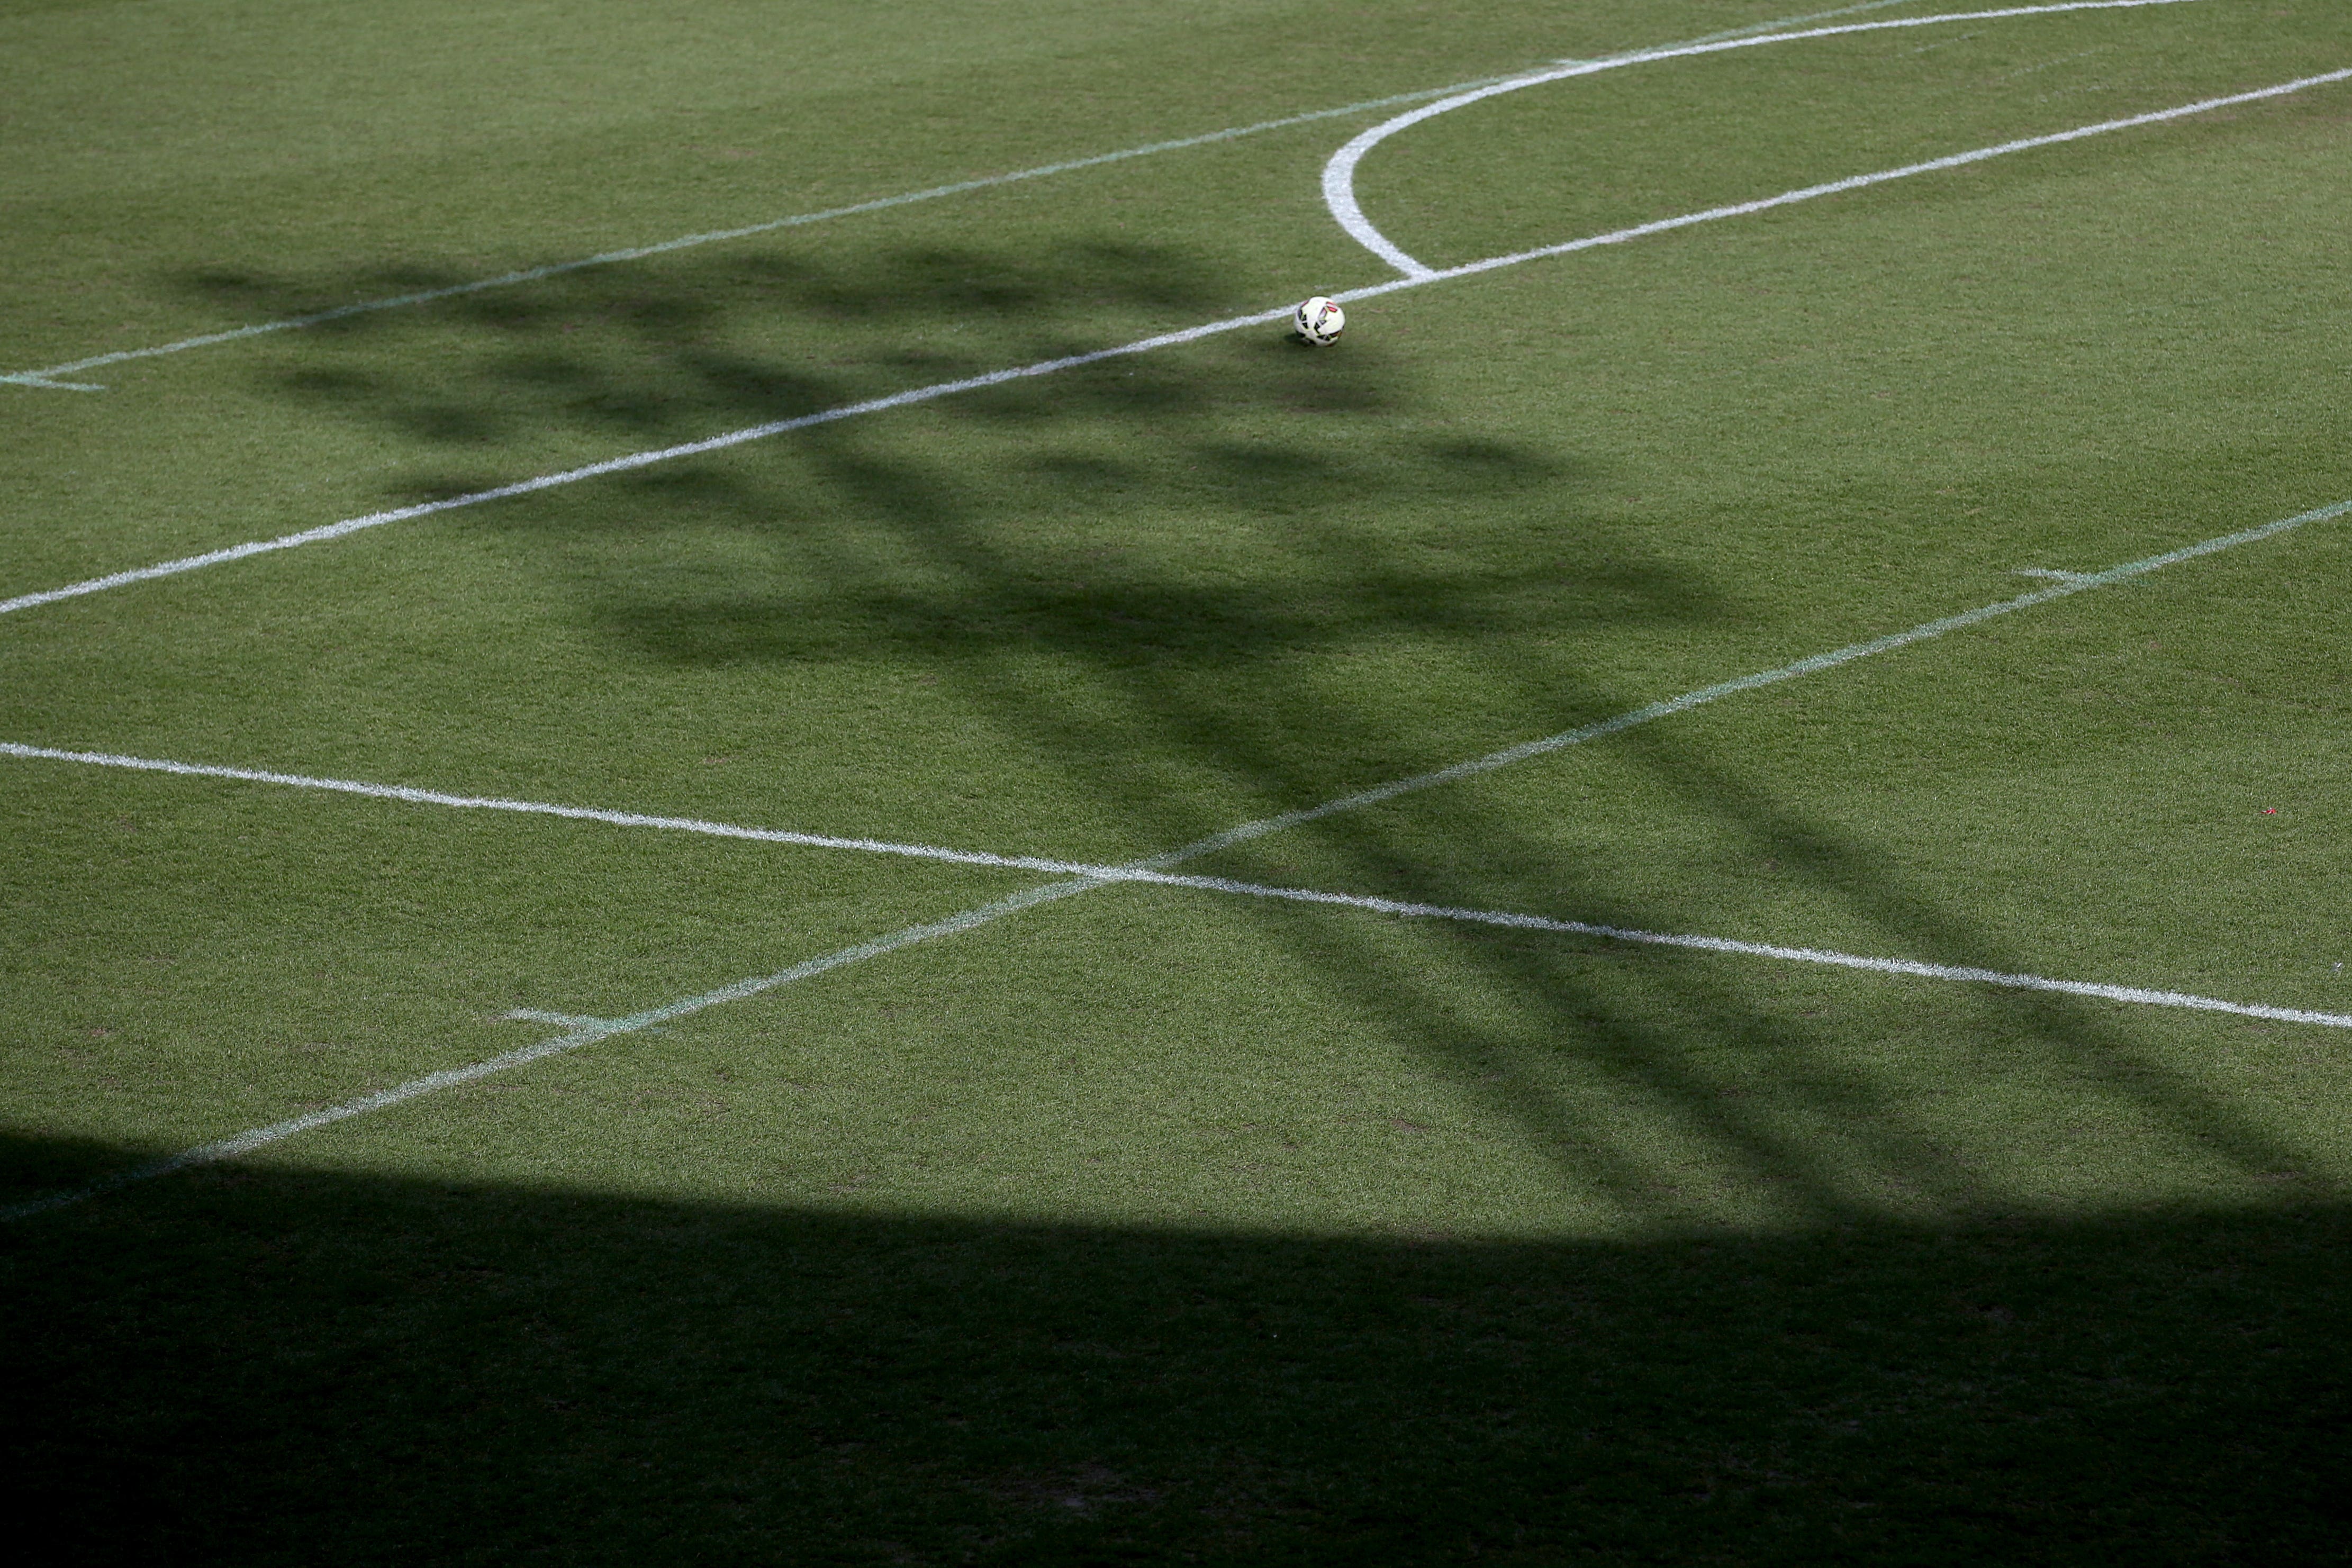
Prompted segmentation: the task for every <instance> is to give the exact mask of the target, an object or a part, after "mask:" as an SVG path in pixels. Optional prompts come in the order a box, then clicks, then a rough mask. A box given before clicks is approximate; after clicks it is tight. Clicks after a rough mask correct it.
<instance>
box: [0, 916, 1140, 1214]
mask: <svg viewBox="0 0 2352 1568" xmlns="http://www.w3.org/2000/svg"><path fill="white" fill-rule="evenodd" d="M1099 885H1101V884H1100V883H1094V882H1060V883H1046V884H1045V885H1044V886H1042V887H1033V888H1029V889H1027V890H1025V891H1024V892H1021V893H1016V894H1013V896H1012V897H1010V898H1003V899H999V900H997V901H996V902H995V903H994V904H982V905H981V906H980V907H979V908H977V909H968V910H965V911H964V912H963V913H962V914H961V915H950V916H949V917H948V918H947V919H945V920H938V921H933V922H931V923H929V924H928V925H909V926H908V927H907V928H906V929H904V930H902V931H894V932H892V933H891V934H890V935H889V936H880V937H877V938H876V939H874V940H873V941H871V942H861V943H859V944H858V945H857V946H854V947H844V948H842V949H841V950H840V951H838V952H835V953H828V954H826V955H825V956H823V957H821V958H811V959H809V960H808V961H807V962H806V963H803V964H795V965H793V967H791V968H789V969H780V970H778V971H777V972H776V973H774V974H772V975H762V976H760V977H756V978H753V979H749V980H738V981H737V982H735V984H733V985H731V986H721V987H719V988H718V989H717V990H715V991H705V992H703V993H702V994H701V995H699V996H695V997H688V998H685V999H684V1000H682V1001H675V1002H671V1003H668V1004H667V1005H666V1006H663V1007H658V1008H653V1009H647V1010H646V1011H645V1012H641V1013H633V1014H631V1015H630V1016H629V1017H627V1018H623V1019H608V1020H605V1021H602V1022H598V1023H593V1024H586V1025H583V1026H582V1027H580V1028H578V1029H574V1030H571V1031H570V1032H569V1033H566V1034H561V1035H558V1036H556V1037H555V1038H554V1039H552V1040H541V1041H540V1042H539V1043H538V1044H536V1045H526V1046H524V1047H522V1048H521V1049H520V1050H518V1051H508V1052H506V1053H505V1054H504V1055H502V1056H494V1057H491V1058H490V1059H489V1060H488V1061H477V1062H473V1063H471V1064H469V1065H467V1066H465V1067H453V1068H450V1069H448V1070H446V1071H441V1072H428V1073H426V1074H425V1076H424V1077H422V1078H412V1079H410V1080H409V1081H408V1082H405V1083H402V1084H397V1085H395V1086H394V1087H393V1088H390V1089H384V1090H379V1091H378V1092H375V1093H373V1094H362V1095H361V1096H360V1097H359V1098H358V1099H356V1100H346V1101H344V1102H343V1103H341V1104H340V1105H331V1106H329V1107H327V1108H326V1109H325V1110H323V1111H313V1112H311V1113H310V1114H308V1115H305V1116H294V1117H290V1118H289V1119H288V1120H286V1121H283V1122H274V1123H272V1124H269V1125H268V1126H267V1127H256V1128H254V1129H253V1130H252V1131H250V1132H246V1133H239V1134H236V1136H235V1137H233V1138H223V1139H221V1140H220V1141H219V1142H217V1143H211V1144H204V1145H198V1146H197V1147H195V1148H193V1149H184V1150H182V1151H181V1152H180V1153H178V1154H176V1155H167V1156H165V1157H164V1158H163V1159H160V1160H154V1161H151V1162H150V1163H149V1164H146V1165H143V1166H131V1168H129V1169H127V1170H121V1171H117V1172H115V1173H114V1174H113V1175H111V1176H101V1177H100V1178H99V1179H98V1180H96V1181H94V1182H90V1183H89V1184H87V1185H86V1186H79V1187H75V1188H73V1189H71V1190H70V1191H67V1192H58V1193H49V1194H47V1195H45V1196H43V1197H36V1198H31V1199H28V1200H26V1201H25V1202H23V1203H18V1204H16V1205H13V1206H11V1207H7V1208H0V1222H5V1221H8V1220H12V1219H24V1218H28V1217H29V1216H32V1215H36V1214H42V1213H46V1212H47V1211H48V1210H51V1209H57V1208H63V1207H67V1206H68V1205H69V1204H76V1203H79V1202H82V1201H83V1200H84V1199H86V1198H92V1197H98V1196H99V1195H100V1194H101V1193H108V1192H112V1191H114V1190H115V1189H116V1188H117V1187H122V1186H130V1185H131V1183H133V1182H140V1181H147V1180H151V1179H152V1178H153V1177H156V1176H170V1175H171V1174H172V1173H173V1172H174V1171H184V1170H188V1169H190V1168H192V1167H194V1166H208V1165H212V1164H215V1163H216V1162H218V1161H221V1160H226V1159H233V1158H235V1157H236V1156H237V1155H244V1154H250V1153H251V1152H253V1151H254V1150H256V1149H258V1148H262V1147H264V1146H265V1145H270V1144H275V1143H278V1142H280V1141H282V1140H284V1139H287V1138H290V1137H293V1136H294V1135H295V1134H298V1133H308V1132H310V1131H312V1130H313V1129H315V1128H319V1127H325V1126H330V1125H331V1124H334V1123H337V1122H342V1121H348V1120H350V1119H351V1118H352V1117H353V1116H364V1115H366V1114H367V1113H369V1112H371V1111H382V1110H385V1109H387V1108H389V1107H391V1106H394V1105H398V1104H401V1103H404V1102H405V1101H409V1100H414V1099H416V1098H417V1097H418V1096H419V1095H424V1094H431V1093H434V1092H437V1091H439V1090H443V1089H454V1088H456V1087H457V1085H459V1084H461V1083H471V1082H474V1081H475V1080H476V1079H478V1078H487V1077H488V1076H489V1075H490V1074H491V1073H493V1072H504V1071H507V1070H508V1069H509V1068H512V1067H520V1066H522V1065H524V1064H525V1063H527V1062H532V1061H541V1060H543V1059H545V1058H547V1057H551V1056H559V1055H561V1054H562V1053H563V1052H565V1051H573V1050H576V1049H578V1048H579V1047H581V1046H583V1045H589V1044H593V1042H595V1041H597V1040H609V1039H611V1038H612V1037H613V1036H614V1035H616V1034H630V1033H635V1032H636V1031H638V1030H646V1029H649V1028H652V1027H654V1026H655V1025H657V1024H663V1023H667V1022H668V1021H669V1020H670V1019H679V1018H684V1017H686V1016H687V1015H688V1014H689V1013H698V1012H700V1011H701V1010H702V1009H705V1008H714V1007H718V1006H719V1004H721V1003H723V1002H735V1001H741V1000H742V999H743V998H746V997H755V996H758V995H759V994H760V993H761V992H762V991H772V990H773V989H775V988H777V987H779V986H788V985H791V984H792V983H793V981H795V980H804V979H806V978H808V977H810V976H812V975H821V974H823V973H824V972H825V971H826V970H827V969H837V968H840V967H842V966H843V965H845V964H855V963H856V962H858V961H859V960H861V959H865V958H872V957H876V956H879V955H881V954H884V953H890V952H896V951H897V950H898V948H901V947H905V946H911V945H913V944H914V943H917V942H922V941H926V940H928V939H929V938H930V937H933V936H947V935H949V934H950V933H952V932H957V931H968V930H970V929H971V927H973V926H975V925H985V924H987V923H988V922H989V921H992V920H995V919H998V918H1000V917H1001V916H1003V915H1010V914H1012V913H1013V911H1015V910H1017V909H1026V908H1028V907H1029V906H1030V905H1032V904H1043V903H1045V902H1046V901H1048V900H1050V899H1055V898H1066V897H1067V896H1069V894H1073V893H1082V892H1085V891H1086V890H1087V889H1088V888H1091V887H1097V886H1099Z"/></svg>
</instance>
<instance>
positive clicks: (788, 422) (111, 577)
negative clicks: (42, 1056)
mask: <svg viewBox="0 0 2352 1568" xmlns="http://www.w3.org/2000/svg"><path fill="white" fill-rule="evenodd" d="M2095 3H2098V4H2116V3H2121V0H2095ZM2130 3H2134V4H2155V3H2159V0H2130ZM2161 3H2179V0H2161ZM2347 79H2352V69H2347V70H2341V71H2335V72H2331V73H2329V74H2327V75H2325V76H2315V77H2305V78H2301V79H2299V80H2296V81H2291V82H2284V83H2282V84H2280V85H2278V86H2275V87H2268V88H2262V89H2256V90H2254V91H2252V92H2242V93H2233V94H2231V96H2229V97H2227V98H2216V99H2203V100H2201V101H2200V102H2197V103H2191V104H2184V105H2182V106H2180V107H2179V108H2178V109H2168V110H2156V111H2154V112H2152V113H2148V114H2139V115H2134V116H2132V117H2130V118H2128V119H2125V120H2103V121H2101V122H2099V123H2098V124H2096V125H2087V126H2083V127H2079V128H2077V129H2075V130H2073V131H2057V132H2053V133H2052V134H2050V135H2046V136H2034V137H2028V138H2026V139H2025V140H2023V141H2007V142H2002V143H2001V144H2000V145H1999V146H1996V147H1985V148H1979V149H1977V150H1975V151H1974V152H1957V153H1954V154H1952V155H1951V156H1949V157H1946V158H1937V159H1935V160H1932V161H1931V162H1925V163H1913V164H1908V165H1906V166H1905V167H1903V168H1900V169H1891V170H1886V171H1884V172H1879V173H1875V174H1857V175H1853V176H1852V177H1850V178H1847V179H1843V180H1836V181H1832V182H1831V183H1827V184H1822V185H1810V186H1807V187H1805V188H1804V189H1802V190H1798V191H1789V192H1784V193H1781V194H1780V195H1777V196H1769V197H1765V198H1763V199H1762V200H1759V201H1754V202H1745V203H1741V204H1738V205H1736V206H1727V207H1710V208H1708V209H1707V210H1706V211H1704V212H1698V213H1690V214H1685V215H1683V216H1681V217H1674V218H1662V219H1659V220H1657V221H1655V222H1653V223H1646V224H1639V225H1634V226H1633V227H1632V228H1624V229H1616V230H1612V232H1610V233H1608V234H1602V235H1590V236H1588V237H1586V238H1583V239H1576V240H1570V241H1567V242H1566V243H1564V244H1560V245H1552V246H1541V247H1539V248H1538V249H1535V250H1527V251H1519V252H1517V253H1514V254H1512V255H1509V256H1490V257H1487V258H1486V259H1485V260H1482V261H1473V262H1465V263H1464V264H1463V265H1461V266H1459V267H1444V268H1441V269H1438V270H1435V271H1432V272H1428V273H1425V274H1423V275H1421V276H1417V277H1399V278H1391V280H1389V281H1388V282H1385V283H1375V284H1371V285H1368V286H1367V287H1361V288H1350V289H1342V290H1339V291H1338V292H1336V293H1334V294H1333V295H1332V296H1331V298H1334V299H1337V300H1339V302H1340V303H1341V304H1353V303H1355V302H1357V301H1360V300H1364V299H1371V298H1378V297H1380V296H1381V295H1386V294H1394V293H1397V292H1399V291H1400V290H1402V289H1407V288H1418V287H1423V286H1424V285H1427V284H1431V283H1441V282H1447V281H1450V280H1452V279H1454V278H1457V277H1472V276H1474V275H1475V274H1478V273H1482V272H1491V271H1494V270H1495V269H1496V268H1498V267H1516V266H1518V265H1519V264H1521V263H1522V262H1528V261H1535V260H1538V259H1540V258H1543V257H1548V256H1566V255H1569V254H1570V253H1572V252H1575V251H1581V250H1591V249H1594V248H1596V247H1599V246H1611V245H1622V244H1624V243H1626V242H1627V241H1629V240H1635V239H1641V238H1643V237H1645V236H1647V235H1656V234H1664V233H1666V232H1668V231H1670V230H1673V229H1680V228H1688V227H1690V226H1692V225H1696V224H1705V223H1714V222H1717V221H1719V220H1721V219H1725V218H1733V217H1740V216H1744V215H1746V214H1751V213H1760V212H1764V211H1767V210H1769V209H1770V208H1773V207H1781V206H1787V205H1790V204H1792V203H1797V202H1804V201H1811V200H1812V199H1813V198H1815V197H1817V196H1827V195H1834V194H1837V193H1842V192H1846V191H1856V190H1861V189H1863V188H1864V187H1865V186H1869V185H1875V184H1882V183H1885V182H1887V181H1889V180H1901V179H1907V178H1909V177H1911V176H1913V175H1915V174H1925V173H1929V172H1934V171H1937V170H1941V169H1954V168H1958V167H1960V166H1962V165H1964V164H1969V163H1975V162H1982V161H1983V160H1985V159H1988V158H1998V157H2001V156H2004V155H2007V154H2009V153H2013V152H2025V151H2028V150H2029V149H2032V148H2037V147H2049V146H2054V145H2056V144H2058V143H2060V142H2065V141H2080V140H2082V139H2083V138H2084V137H2090V136H2100V135H2105V134H2106V133H2108V132H2110V131H2124V130H2128V129H2131V128H2133V127H2137V126H2144V125H2155V124H2158V123H2161V122H2163V121H2166V120H2179V119H2183V118H2185V117H2188V116H2190V115H2196V114H2205V113H2210V112H2211V111H2212V110H2217V109H2227V108H2230V107H2231V106H2233V105H2237V104H2242V103H2254V102H2259V101H2262V100H2263V99H2275V98H2280V97H2284V96H2285V95H2287V94H2290V93H2295V92H2301V91H2303V90H2305V89H2308V88H2313V87H2319V86H2323V85H2326V84H2328V83H2333V82H2339V81H2344V80H2347ZM1290 313H1291V307H1290V306H1288V305H1282V306H1276V308H1273V309H1270V310H1259V311H1254V312H1252V313H1251V314H1249V315H1246V316H1233V317H1228V318H1226V319H1223V320H1221V321H1209V322H1204V323H1202V325H1200V326H1197V327H1187V328H1184V329H1181V330H1178V331H1173V332H1161V333H1159V334H1156V335H1154V336H1152V337H1149V338H1142V339H1139V340H1136V341H1134V342H1131V343H1122V344H1119V345H1118V346H1117V347H1115V348H1108V349H1096V350H1090V351H1088V352H1086V353H1081V354H1068V355H1065V356H1063V357H1061V358H1059V359H1052V360H1041V361H1036V362H1035V363H1034V364H1028V365H1019V366H1014V367H1013V368H1011V369H1007V370H1001V371H988V372H986V373H985V374H982V375H977V376H965V377H962V378H961V379H959V380H956V381H950V382H935V383H933V384H932V385H929V386H924V387H913V388H909V389H908V390H907V391H905V392H892V393H890V394H889V395H887V396H885V397H876V398H867V399H866V400H864V401H863V402H852V403H844V404H841V405H840V406H838V407H835V408H830V409H825V410H823V411H820V412H818V413H806V414H801V415H799V416H797V417H795V418H792V419H781V420H776V421H773V422H772V423H766V424H755V425H751V426H748V427H746V428H744V429H741V430H735V431H730V432H728V433H726V434H721V435H713V436H707V437H705V438H703V439H702V440H699V441H689V442H685V443H682V444H678V445H676V446H664V447H657V448H655V449H652V450H649V451H645V452H635V453H631V454H629V455H625V456H621V457H611V458H606V459H604V461H602V462H599V463H591V464H587V465H583V466H582V467H578V468H567V469H563V470H562V471H561V472H558V473H553V474H542V475H541V476H538V477H536V478H531V479H524V480H520V481H518V482H517V483H515V484H511V485H500V486H495V487H493V488H490V489H487V490H476V491H472V492H469V493H467V494H466V495H462V496H451V497H445V498H443V499H441V500H437V501H424V502H419V503H417V504H415V505H414V506H407V507H393V508H390V509H389V510H386V511H381V512H370V513H368V514H367V515H366V516H364V517H346V518H344V519H343V520H342V521H341V522H335V523H328V524H325V525H324V526H322V527H320V528H308V529H305V530H303V531H301V532H299V533H292V534H284V535H281V536H279V537H278V538H271V539H256V540H253V541H250V542H248V543H245V544H239V545H231V546H229V547H227V548H226V549H216V550H207V551H205V553H204V554H201V555H193V556H184V557H182V558H180V559H176V560H167V561H163V562H160V563H159V564H157V565H154V566H146V567H139V568H136V569H133V570H129V571H118V572H112V573H110V574H108V575H107V576H104V577H95V578H90V579H88V580H84V581H81V582H75V583H68V584H67V585H66V586H64V587H62V588H51V589H44V590H41V591H37V592H33V593H23V594H18V595H17V596H16V597H15V598H12V599H0V615H5V614H12V613H15V612H18V611H24V610H31V609H35V608H37V607H38V606H41V605H45V604H55V603H58V602H59V601H64V600H68V599H76V598H79V597H81V596H83V595H85V594H91V593H102V592H105V591H108V590H110V589H116V588H122V587H126V586H128V585H130V584H132V583H137V582H148V581H152V580H156V579H159V578H165V577H174V576H178V575H179V574H181V573H183V572H189V571H196V570H202V569H204V568H206V567H212V566H220V565H223V564H226V563H227V562H229V561H235V560H243V559H247V557H250V556H257V555H266V554H269V553H272V552H274V551H278V550H285V549H297V548H299V547H300V546H303V545H311V544H319V543H322V542H324V541H326V540H329V539H336V538H343V537H345V536H347V535H350V534H355V533H359V532H362V530H365V529H369V528H381V527H383V526H384V525H385V524H387V523H397V522H405V521H408V520H410V519H413V518H416V517H431V516H434V515H436V514H438V513H442V512H449V511H456V510H457V509H459V508H461V507H478V506H481V505H483V504H485V503H486V502H490V501H501V500H507V499H510V498H512V497H518V496H527V495H531V494H534V493H536V492H538V491H541V490H551V489H554V488H557V487H558V486H565V485H573V484H577V483H579V482H580V481H582V480H584V479H593V478H599V477H602V476H606V475H612V474H621V473H626V472H629V471H631V470H634V469H638V468H646V467H650V466H652V465H656V464H660V463H668V462H673V461H676V460H677V459H680V458H685V457H693V456H698V455H703V454H707V453H712V452H719V451H723V450H725V449H727V448H729V447H734V446H740V445H743V444H747V443H750V442H755V441H764V440H767V439H769V438H771V437H772V436H777V435H782V434H789V433H790V432H793V431H797V430H807V429H811V428H814V427H815V426H817V425H822V424H829V423H834V422H835V421H838V420H844V419H851V418H855V417H856V416H858V415H861V414H868V413H881V412H883V411H885V410H887V409H894V408H906V407H910V406H913V405H915V404H918V403H924V402H932V401H934V400H936V399H939V398H943V397H949V396H952V395H955V394H958V393H961V392H976V391H979V390H982V389H983V388H987V387H993V386H1003V385H1005V384H1007V383H1010V382H1019V381H1025V380H1029V379H1031V378H1034V377H1037V376H1045V375H1052V374H1054V373H1055V372H1056V371H1066V370H1075V369H1077V368H1079V367H1081V366H1085V365H1092V364H1099V363H1101V362H1103V361H1108V360H1113V359H1118V358H1120V357H1122V356H1125V355H1129V354H1141V353H1148V352H1150V351H1151V350H1156V349H1165V348H1172V347H1175V346H1177V345H1180V344H1183V343H1192V342H1197V341H1200V340H1202V339H1205V338H1213V337H1216V336H1218V335H1220V334H1223V333H1226V332H1232V331H1235V330H1238V329H1242V328H1244V327H1261V326H1267V325H1271V324H1272V323H1275V322H1276V321H1283V320H1287V319H1289V316H1290Z"/></svg>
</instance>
